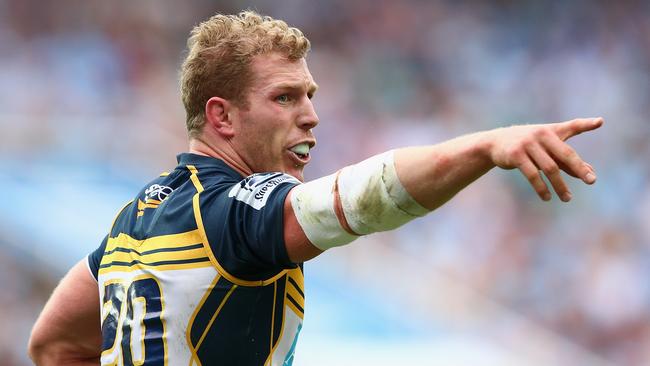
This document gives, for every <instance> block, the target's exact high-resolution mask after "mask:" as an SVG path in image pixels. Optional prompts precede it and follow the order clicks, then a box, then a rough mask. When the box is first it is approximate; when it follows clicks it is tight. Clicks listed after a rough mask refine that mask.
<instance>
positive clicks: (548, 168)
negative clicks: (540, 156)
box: [542, 163, 560, 175]
mask: <svg viewBox="0 0 650 366" xmlns="http://www.w3.org/2000/svg"><path fill="white" fill-rule="evenodd" d="M542 170H543V171H544V173H545V174H546V175H556V174H558V173H560V167H559V166H558V165H557V164H551V163H549V164H547V165H545V166H544V167H543V168H542Z"/></svg>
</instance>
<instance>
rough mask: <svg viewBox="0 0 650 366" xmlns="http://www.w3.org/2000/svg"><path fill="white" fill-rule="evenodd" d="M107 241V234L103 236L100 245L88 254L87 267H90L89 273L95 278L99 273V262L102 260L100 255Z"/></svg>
mask: <svg viewBox="0 0 650 366" xmlns="http://www.w3.org/2000/svg"><path fill="white" fill-rule="evenodd" d="M107 242H108V235H106V236H105V237H104V240H102V243H101V245H100V246H99V248H97V249H96V250H95V251H93V252H92V253H90V254H88V268H90V273H91V274H92V275H93V277H95V280H97V277H98V274H99V264H100V263H101V262H102V257H103V256H104V251H105V250H106V243H107Z"/></svg>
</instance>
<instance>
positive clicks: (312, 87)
mask: <svg viewBox="0 0 650 366" xmlns="http://www.w3.org/2000/svg"><path fill="white" fill-rule="evenodd" d="M302 86H303V84H302V83H293V82H280V83H277V84H273V85H271V88H273V89H302ZM317 90H318V84H316V82H313V81H312V82H311V83H310V84H309V89H308V90H307V93H309V94H312V95H313V94H315V93H316V91H317Z"/></svg>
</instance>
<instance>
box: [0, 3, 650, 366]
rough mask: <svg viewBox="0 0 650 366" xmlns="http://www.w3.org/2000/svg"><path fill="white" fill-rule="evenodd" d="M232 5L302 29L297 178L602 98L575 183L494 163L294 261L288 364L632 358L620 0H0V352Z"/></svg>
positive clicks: (638, 76)
mask: <svg viewBox="0 0 650 366" xmlns="http://www.w3.org/2000/svg"><path fill="white" fill-rule="evenodd" d="M247 7H251V8H254V9H257V10H259V11H260V12H263V13H267V14H269V15H272V16H274V17H278V18H282V19H285V20H287V21H288V22H289V23H290V24H293V25H295V26H298V27H300V28H301V29H302V30H303V31H304V32H305V33H306V34H307V35H308V37H309V38H310V39H311V41H312V44H313V50H312V52H311V54H310V56H309V63H310V68H311V71H312V73H313V75H314V77H315V79H316V81H317V82H318V83H319V84H320V86H321V89H320V91H319V93H318V95H317V97H316V98H315V105H316V108H317V111H318V112H319V115H320V119H321V124H320V125H319V126H318V128H317V129H316V135H317V137H318V140H319V145H318V147H317V148H316V149H315V150H314V151H313V153H314V160H313V163H312V164H311V165H310V166H309V167H308V169H307V174H306V176H307V178H308V179H309V178H314V177H317V176H319V175H321V174H325V173H330V172H332V171H333V170H335V169H336V168H337V167H340V166H343V165H344V164H348V163H352V162H355V161H358V160H360V159H362V158H365V157H367V156H369V155H371V154H373V153H377V152H380V151H382V150H385V149H388V148H391V147H397V146H402V145H410V144H427V143H435V142H439V141H442V140H444V139H447V138H450V137H453V136H456V135H459V134H463V133H467V132H470V131H475V130H480V129H488V128H494V127H499V126H505V125H508V124H511V123H515V122H541V121H559V120H564V119H568V118H572V117H576V116H597V115H600V116H603V117H605V118H606V121H607V122H606V125H605V127H603V128H602V129H601V130H599V131H598V132H596V133H592V134H588V135H583V136H579V137H577V138H575V139H574V146H576V148H577V149H578V151H579V152H580V153H581V154H582V156H583V157H584V158H586V160H588V161H590V162H592V163H593V165H594V166H595V168H596V171H597V172H598V174H599V181H598V182H597V184H596V185H595V186H593V187H585V186H583V185H582V184H580V183H579V182H571V183H570V185H571V188H572V190H573V192H574V199H573V201H572V202H571V203H569V204H562V203H560V202H559V200H557V199H554V201H553V202H551V203H542V202H541V201H539V200H538V199H537V197H536V195H535V194H534V192H533V191H532V189H531V188H530V187H528V186H527V183H526V182H525V180H524V179H523V177H522V176H521V175H520V174H519V173H516V172H503V171H493V172H491V173H489V174H488V175H487V176H486V177H484V178H483V179H481V180H480V182H478V183H476V184H474V185H473V186H471V187H470V188H469V189H467V190H465V191H463V192H462V193H461V194H459V195H458V196H457V197H456V198H455V199H454V200H453V201H452V202H451V203H448V204H447V205H446V206H444V207H443V208H442V209H440V210H438V211H437V212H436V213H434V214H432V215H430V216H428V217H427V218H425V219H420V220H418V221H416V222H413V223H411V224H409V225H408V226H406V227H405V228H402V229H400V230H398V231H396V232H393V233H388V234H382V235H373V236H370V237H367V238H363V239H361V240H359V241H358V242H357V243H356V244H354V245H351V246H349V247H346V248H343V249H336V250H332V251H330V252H328V253H326V254H324V255H323V256H322V257H320V258H318V259H317V260H315V261H313V262H311V263H308V264H307V266H306V279H307V280H306V281H307V314H306V319H305V326H304V329H303V333H302V337H301V340H300V344H299V347H298V351H297V359H296V364H297V365H299V366H300V365H393V364H409V365H434V364H435V365H610V364H611V365H613V364H616V365H647V364H650V347H649V345H650V288H649V285H648V284H649V283H650V282H649V281H648V280H647V279H648V275H649V274H650V273H649V272H650V266H648V262H649V260H650V255H649V249H650V225H648V218H649V217H650V180H649V177H648V175H649V173H650V164H649V163H648V157H649V156H650V154H649V153H650V144H649V141H650V140H649V137H650V124H649V123H648V121H647V120H646V119H647V116H648V115H649V114H648V108H650V103H649V100H648V96H649V95H650V93H649V90H648V89H649V88H650V83H649V81H650V80H649V79H650V78H649V76H650V74H649V71H650V16H649V15H650V14H649V11H648V6H647V5H645V4H644V2H642V1H632V2H630V1H616V2H606V1H566V2H538V1H507V0H501V1H494V2H490V4H489V5H488V3H487V2H481V3H479V2H458V1H399V2H398V1H389V0H363V1H358V0H355V1H346V0H330V1H317V2H307V1H305V2H301V1H298V0H275V1H272V2H271V1H268V2H264V1H260V2H257V3H250V2H244V1H220V2H211V1H183V2H172V1H153V0H146V1H144V0H143V1H137V2H131V1H124V0H120V1H111V2H99V1H82V0H62V1H54V0H47V1H36V0H28V1H25V0H0V197H1V201H0V202H1V204H0V310H1V311H0V319H1V320H2V326H0V364H2V365H5V366H13V365H26V364H29V362H28V359H27V358H26V355H25V353H26V351H25V348H26V341H27V338H28V335H29V330H30V328H31V326H32V324H33V322H34V320H35V318H36V316H37V314H38V312H39V311H40V309H41V307H42V305H43V303H44V301H45V299H46V298H47V296H48V294H49V293H50V291H51V290H52V288H53V286H54V285H55V283H56V281H58V279H59V278H60V277H61V276H62V274H63V273H64V271H65V270H66V269H67V268H68V267H69V266H70V265H71V264H73V263H74V262H76V261H77V260H79V259H80V258H82V257H83V256H84V255H85V254H86V253H88V252H89V251H91V250H92V249H94V248H95V247H96V246H97V245H98V243H99V241H100V239H101V237H102V236H103V235H104V233H105V231H106V230H107V225H108V223H109V222H110V220H111V218H112V217H113V215H114V212H115V211H116V210H117V209H118V208H119V207H120V206H121V205H122V204H123V203H124V202H125V201H127V200H128V199H129V198H130V196H131V195H132V194H133V193H134V191H135V190H136V189H137V188H139V187H140V186H141V185H142V184H143V183H144V182H146V181H147V180H148V179H149V178H150V177H151V176H153V175H155V174H158V173H159V172H161V171H163V170H167V169H170V168H171V167H173V166H174V164H175V160H174V157H175V154H176V153H178V152H181V151H183V150H184V149H185V148H186V137H185V132H184V124H183V121H184V114H183V110H182V106H181V103H180V99H179V95H178V91H177V90H178V87H177V68H178V66H179V64H180V62H181V60H182V54H181V52H182V51H183V50H184V47H185V40H186V38H187V35H188V33H189V30H190V29H191V27H192V26H193V25H194V24H196V23H197V22H198V21H200V20H202V19H204V18H206V17H207V16H209V15H211V14H213V13H215V12H217V11H219V12H237V11H239V10H241V9H245V8H247Z"/></svg>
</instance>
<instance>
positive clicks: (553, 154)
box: [490, 117, 603, 202]
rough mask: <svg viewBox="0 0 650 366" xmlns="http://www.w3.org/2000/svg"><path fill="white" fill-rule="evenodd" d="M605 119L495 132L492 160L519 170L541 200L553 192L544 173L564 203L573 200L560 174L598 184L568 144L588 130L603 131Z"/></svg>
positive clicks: (499, 165) (579, 119)
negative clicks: (600, 128)
mask: <svg viewBox="0 0 650 366" xmlns="http://www.w3.org/2000/svg"><path fill="white" fill-rule="evenodd" d="M602 124H603V119H602V118H600V117H599V118H578V119H574V120H571V121H567V122H560V123H550V124H538V125H522V126H513V127H507V128H500V129H497V130H493V131H491V133H492V134H493V135H492V142H491V144H490V146H491V147H490V157H491V159H492V162H493V163H494V164H495V165H496V166H498V167H500V168H503V169H515V168H516V169H519V170H520V171H521V172H522V174H523V175H524V176H525V177H526V178H527V179H528V181H529V182H530V184H531V185H532V186H533V188H534V189H535V191H536V192H537V194H538V195H539V197H540V198H541V199H542V200H544V201H548V200H550V199H551V192H550V191H549V189H548V187H547V186H546V183H545V182H544V180H543V179H542V176H541V173H540V170H541V171H542V172H544V175H546V177H547V178H548V180H549V181H550V182H551V185H552V186H553V189H554V190H555V192H556V193H557V195H558V196H559V197H560V199H561V200H562V201H564V202H568V201H569V200H571V192H570V191H569V188H568V187H567V185H566V183H565V182H564V179H562V176H561V174H560V171H561V170H563V171H565V172H566V173H568V174H569V175H571V176H573V177H575V178H578V179H582V180H583V181H584V182H585V183H587V184H593V183H594V182H595V181H596V173H595V172H594V169H593V167H592V166H591V165H589V164H588V163H586V162H585V161H583V160H582V158H580V156H579V155H578V153H576V152H575V150H573V148H571V146H569V145H568V144H567V143H566V142H565V141H566V140H568V139H569V138H571V137H573V136H576V135H579V134H581V133H583V132H586V131H591V130H595V129H597V128H599V127H600V126H602Z"/></svg>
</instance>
